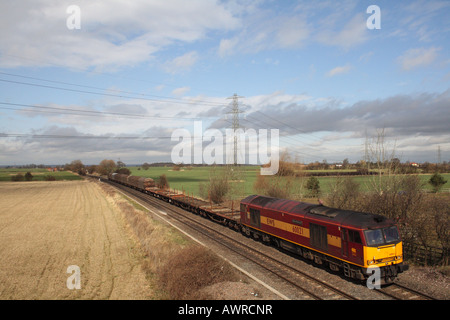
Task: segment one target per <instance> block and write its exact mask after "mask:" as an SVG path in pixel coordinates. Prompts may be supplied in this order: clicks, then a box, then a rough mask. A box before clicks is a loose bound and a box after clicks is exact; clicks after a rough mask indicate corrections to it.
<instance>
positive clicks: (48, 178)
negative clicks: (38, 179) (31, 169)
mask: <svg viewBox="0 0 450 320" xmlns="http://www.w3.org/2000/svg"><path fill="white" fill-rule="evenodd" d="M44 180H45V181H56V178H55V177H54V176H52V175H50V174H49V175H47V176H44Z"/></svg>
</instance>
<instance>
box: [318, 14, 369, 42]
mask: <svg viewBox="0 0 450 320" xmlns="http://www.w3.org/2000/svg"><path fill="white" fill-rule="evenodd" d="M340 24H342V20H339V23H338V22H334V23H331V22H330V23H325V24H324V26H325V27H323V28H322V29H321V30H319V31H318V32H317V35H316V37H317V40H318V41H319V42H321V43H323V44H326V45H330V46H337V47H341V48H344V49H349V48H351V47H354V46H356V45H359V44H362V43H364V42H365V41H366V40H367V26H366V17H365V16H364V15H363V14H357V15H355V16H354V17H353V18H351V19H350V21H349V22H347V23H346V24H345V25H344V26H343V27H342V28H340V27H341V25H340ZM336 30H338V31H336Z"/></svg>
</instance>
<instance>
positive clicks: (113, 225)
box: [0, 181, 152, 299]
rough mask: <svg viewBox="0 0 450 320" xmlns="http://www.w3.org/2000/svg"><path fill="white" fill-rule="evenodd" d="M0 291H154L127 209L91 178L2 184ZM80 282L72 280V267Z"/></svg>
mask: <svg viewBox="0 0 450 320" xmlns="http://www.w3.org/2000/svg"><path fill="white" fill-rule="evenodd" d="M0 194H1V195H2V196H1V198H0V243H1V244H2V245H1V246H0V256H1V257H2V258H1V259H0V299H148V298H151V297H152V296H151V293H152V291H151V290H150V284H149V282H148V281H147V280H146V277H145V273H144V272H142V270H141V264H142V263H141V262H142V260H143V257H142V254H141V251H140V250H139V249H138V248H137V247H136V243H135V242H134V241H133V240H132V239H131V238H130V237H129V234H128V233H127V232H126V230H125V228H124V224H123V220H122V219H123V217H122V214H121V213H120V210H118V208H117V207H116V206H114V205H113V203H112V202H111V201H109V200H108V199H107V198H106V197H105V194H104V193H103V191H102V190H101V189H100V188H99V187H98V186H97V185H96V184H94V183H90V182H87V181H70V182H23V183H20V184H17V183H12V182H11V183H9V182H4V183H2V184H0ZM70 265H77V266H79V267H80V271H81V289H79V290H69V289H68V288H67V286H66V281H67V278H68V277H69V276H70V274H68V273H67V268H68V266H70Z"/></svg>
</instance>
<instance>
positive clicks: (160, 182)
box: [157, 174, 169, 189]
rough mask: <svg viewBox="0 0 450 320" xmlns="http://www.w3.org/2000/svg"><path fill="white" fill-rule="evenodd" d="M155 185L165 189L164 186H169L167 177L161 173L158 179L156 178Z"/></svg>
mask: <svg viewBox="0 0 450 320" xmlns="http://www.w3.org/2000/svg"><path fill="white" fill-rule="evenodd" d="M157 186H158V188H160V189H166V188H168V187H169V180H168V179H167V177H166V175H165V174H162V175H160V176H159V180H158V184H157Z"/></svg>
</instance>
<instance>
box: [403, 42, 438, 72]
mask: <svg viewBox="0 0 450 320" xmlns="http://www.w3.org/2000/svg"><path fill="white" fill-rule="evenodd" d="M439 50H440V48H435V47H432V48H429V49H426V48H416V49H409V50H408V51H406V52H405V53H404V54H403V55H402V56H400V57H399V58H398V62H399V63H400V64H401V66H402V68H403V70H406V71H409V70H412V69H415V68H418V67H424V66H427V65H429V64H431V63H432V62H433V61H434V60H435V59H436V57H437V52H438V51H439Z"/></svg>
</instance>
